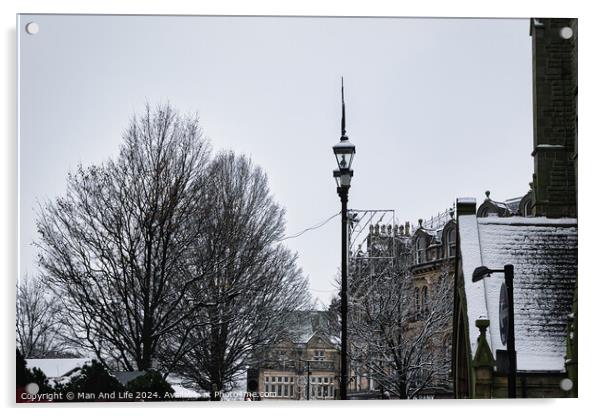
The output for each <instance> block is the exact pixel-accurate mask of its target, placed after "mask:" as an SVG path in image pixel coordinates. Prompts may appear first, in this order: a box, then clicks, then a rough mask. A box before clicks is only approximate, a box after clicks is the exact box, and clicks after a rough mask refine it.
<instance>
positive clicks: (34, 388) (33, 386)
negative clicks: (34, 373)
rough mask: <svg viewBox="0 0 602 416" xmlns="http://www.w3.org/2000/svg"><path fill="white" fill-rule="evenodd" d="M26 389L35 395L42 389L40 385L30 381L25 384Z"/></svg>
mask: <svg viewBox="0 0 602 416" xmlns="http://www.w3.org/2000/svg"><path fill="white" fill-rule="evenodd" d="M25 391H26V392H27V393H29V394H31V395H35V394H38V392H39V391H40V386H38V385H37V384H36V383H29V384H28V385H27V386H25Z"/></svg>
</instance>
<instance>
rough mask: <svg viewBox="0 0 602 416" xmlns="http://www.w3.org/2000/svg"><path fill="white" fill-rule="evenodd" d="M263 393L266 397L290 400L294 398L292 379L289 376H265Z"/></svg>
mask: <svg viewBox="0 0 602 416" xmlns="http://www.w3.org/2000/svg"><path fill="white" fill-rule="evenodd" d="M264 391H265V392H266V393H270V394H269V396H268V397H280V398H292V397H293V396H294V392H295V388H294V378H293V377H292V376H291V377H289V376H266V377H265V385H264Z"/></svg>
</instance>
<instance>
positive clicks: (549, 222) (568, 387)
mask: <svg viewBox="0 0 602 416" xmlns="http://www.w3.org/2000/svg"><path fill="white" fill-rule="evenodd" d="M530 36H531V39H532V57H533V126H534V129H533V152H532V154H531V155H532V156H533V160H534V173H533V181H532V182H531V183H530V187H531V189H530V191H529V192H527V194H526V195H524V196H523V197H522V198H513V199H511V200H507V201H504V202H497V201H494V200H492V199H491V198H490V193H489V192H487V193H486V199H485V201H483V203H482V204H481V205H480V206H479V207H478V208H477V204H476V200H475V199H474V198H460V199H458V201H457V248H458V255H457V260H456V284H455V296H454V335H453V367H452V371H453V378H454V393H455V397H456V398H493V397H508V395H509V392H508V377H509V368H508V359H507V356H508V351H507V346H506V343H505V341H504V337H503V334H504V333H505V330H502V329H501V328H504V325H505V323H504V322H505V321H504V319H505V317H504V314H502V319H500V309H501V306H500V305H502V304H503V301H502V300H501V298H500V294H501V293H502V292H503V291H502V287H501V282H502V281H503V280H504V279H503V276H500V275H499V274H492V275H491V276H489V277H487V278H485V279H482V280H479V281H477V282H473V281H472V278H471V277H472V274H473V272H474V270H475V269H476V268H477V267H480V266H486V267H489V268H491V269H499V268H501V267H504V266H505V265H512V266H513V267H514V291H513V292H514V303H513V308H514V330H515V338H516V347H515V349H516V358H517V366H516V367H517V377H516V379H517V383H516V384H517V386H516V392H515V394H516V397H525V398H527V397H577V338H578V334H577V234H578V226H577V170H576V169H577V19H539V18H537V19H531V26H530Z"/></svg>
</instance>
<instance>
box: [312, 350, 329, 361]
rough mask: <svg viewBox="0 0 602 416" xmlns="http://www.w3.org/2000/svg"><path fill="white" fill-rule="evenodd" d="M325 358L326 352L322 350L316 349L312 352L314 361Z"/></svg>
mask: <svg viewBox="0 0 602 416" xmlns="http://www.w3.org/2000/svg"><path fill="white" fill-rule="evenodd" d="M325 358H326V354H325V353H324V350H316V351H315V352H314V360H315V361H324V359H325Z"/></svg>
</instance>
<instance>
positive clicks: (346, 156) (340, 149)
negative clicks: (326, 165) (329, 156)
mask: <svg viewBox="0 0 602 416" xmlns="http://www.w3.org/2000/svg"><path fill="white" fill-rule="evenodd" d="M332 150H333V151H334V155H335V157H336V159H337V165H338V167H339V169H341V170H343V169H351V163H352V162H353V156H354V155H355V146H354V145H353V144H352V143H351V142H350V141H349V140H347V139H343V140H341V141H340V142H339V143H337V144H335V145H334V146H333V147H332Z"/></svg>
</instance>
